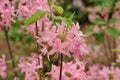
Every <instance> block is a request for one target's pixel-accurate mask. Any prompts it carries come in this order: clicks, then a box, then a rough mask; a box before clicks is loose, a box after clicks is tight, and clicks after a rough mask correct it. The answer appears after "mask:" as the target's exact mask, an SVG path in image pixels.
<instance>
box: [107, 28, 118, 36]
mask: <svg viewBox="0 0 120 80" xmlns="http://www.w3.org/2000/svg"><path fill="white" fill-rule="evenodd" d="M106 30H107V32H108V34H110V35H111V36H112V37H113V38H116V37H118V36H120V32H119V31H117V30H116V29H115V28H113V27H108V28H107V29H106Z"/></svg>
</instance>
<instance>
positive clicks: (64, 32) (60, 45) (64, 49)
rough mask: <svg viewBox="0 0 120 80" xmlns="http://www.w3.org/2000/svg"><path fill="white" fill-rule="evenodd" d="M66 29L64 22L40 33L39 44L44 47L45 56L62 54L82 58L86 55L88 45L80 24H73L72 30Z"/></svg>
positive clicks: (46, 28)
mask: <svg viewBox="0 0 120 80" xmlns="http://www.w3.org/2000/svg"><path fill="white" fill-rule="evenodd" d="M66 27H67V24H65V23H64V22H62V23H61V24H59V23H57V24H56V26H52V27H45V28H44V31H41V32H40V33H39V35H40V37H39V38H38V43H39V44H40V45H41V46H42V47H43V48H42V49H41V51H42V53H43V54H47V55H53V54H54V53H60V54H61V53H62V54H64V55H67V56H68V57H70V53H72V54H73V56H74V57H81V56H82V55H83V53H85V51H86V50H85V48H86V44H85V40H84V38H83V37H84V35H83V33H82V32H81V31H80V27H79V24H73V26H72V28H66Z"/></svg>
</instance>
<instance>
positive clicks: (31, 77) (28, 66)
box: [18, 53, 42, 80]
mask: <svg viewBox="0 0 120 80" xmlns="http://www.w3.org/2000/svg"><path fill="white" fill-rule="evenodd" d="M18 67H19V69H21V72H22V73H24V74H25V80H39V75H38V73H37V71H38V70H39V69H40V68H42V57H41V56H40V55H37V54H35V53H34V54H32V56H31V57H22V58H21V59H20V60H19V65H18Z"/></svg>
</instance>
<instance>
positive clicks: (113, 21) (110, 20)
mask: <svg viewBox="0 0 120 80" xmlns="http://www.w3.org/2000/svg"><path fill="white" fill-rule="evenodd" d="M116 21H117V20H116V19H115V18H111V19H109V21H108V22H109V23H115V22H116Z"/></svg>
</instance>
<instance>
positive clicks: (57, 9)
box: [53, 6, 64, 15]
mask: <svg viewBox="0 0 120 80" xmlns="http://www.w3.org/2000/svg"><path fill="white" fill-rule="evenodd" d="M53 9H54V10H55V11H56V12H57V13H59V14H60V15H61V14H63V12H64V10H63V8H62V7H60V6H53Z"/></svg>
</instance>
